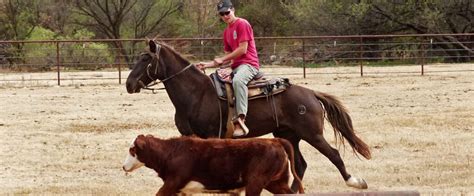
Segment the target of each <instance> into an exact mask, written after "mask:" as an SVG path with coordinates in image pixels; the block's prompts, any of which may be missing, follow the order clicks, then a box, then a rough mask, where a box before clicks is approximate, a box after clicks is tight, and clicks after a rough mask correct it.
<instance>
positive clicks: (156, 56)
mask: <svg viewBox="0 0 474 196" xmlns="http://www.w3.org/2000/svg"><path fill="white" fill-rule="evenodd" d="M156 46H157V48H156V53H154V54H150V56H151V57H152V59H151V62H150V63H149V64H148V65H147V66H146V75H147V76H148V79H150V80H151V82H150V83H149V84H148V85H144V83H143V81H141V80H140V78H142V76H143V75H144V73H142V74H141V75H140V76H139V77H138V78H137V80H138V83H139V84H140V85H142V86H143V89H145V90H151V91H152V93H154V94H155V90H163V89H165V88H151V87H152V86H155V85H158V84H160V83H164V82H166V81H168V80H171V79H173V78H174V77H176V76H178V75H179V74H181V73H183V72H184V71H186V70H188V69H189V68H191V67H193V66H194V64H192V63H190V64H189V65H188V66H186V67H184V68H183V69H181V70H180V71H178V72H177V73H175V74H173V75H171V76H168V77H166V78H165V79H163V80H159V79H158V78H154V77H152V75H151V73H150V69H151V68H152V67H153V66H155V71H154V73H153V74H154V75H155V76H157V75H158V65H159V63H160V51H161V45H160V44H156ZM154 62H155V63H154ZM157 80H159V81H157Z"/></svg>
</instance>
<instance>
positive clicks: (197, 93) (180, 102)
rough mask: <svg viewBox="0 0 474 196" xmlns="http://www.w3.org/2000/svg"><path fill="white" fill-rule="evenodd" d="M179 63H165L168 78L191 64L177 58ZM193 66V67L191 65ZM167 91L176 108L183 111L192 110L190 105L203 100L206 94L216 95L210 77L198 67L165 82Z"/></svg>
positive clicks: (188, 69) (190, 68)
mask: <svg viewBox="0 0 474 196" xmlns="http://www.w3.org/2000/svg"><path fill="white" fill-rule="evenodd" d="M176 60H178V62H179V63H177V64H176V62H164V64H165V65H166V66H168V67H167V68H166V72H167V75H168V76H171V75H173V74H176V73H179V72H180V71H182V70H183V69H186V67H187V66H188V65H190V63H189V62H188V61H187V60H184V59H182V58H181V57H177V58H176ZM191 66H192V65H191ZM164 85H165V88H166V91H167V92H168V95H169V97H170V99H171V101H172V102H173V104H174V106H175V107H176V108H177V109H178V108H183V109H190V107H192V106H191V105H190V104H192V103H193V102H195V101H196V100H202V97H204V94H207V93H213V92H214V93H215V91H213V86H212V83H211V81H210V80H209V78H208V76H206V75H204V74H203V73H202V72H201V71H199V70H198V69H197V68H196V67H189V68H187V70H185V71H183V72H181V73H179V74H178V75H176V76H175V77H173V78H172V79H169V80H167V81H166V82H164Z"/></svg>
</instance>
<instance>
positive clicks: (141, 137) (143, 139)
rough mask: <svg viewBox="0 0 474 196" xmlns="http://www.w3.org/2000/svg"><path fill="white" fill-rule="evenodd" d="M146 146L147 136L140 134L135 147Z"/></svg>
mask: <svg viewBox="0 0 474 196" xmlns="http://www.w3.org/2000/svg"><path fill="white" fill-rule="evenodd" d="M145 146H146V137H145V136H144V135H139V136H138V137H137V139H136V140H135V147H137V148H138V149H144V148H145Z"/></svg>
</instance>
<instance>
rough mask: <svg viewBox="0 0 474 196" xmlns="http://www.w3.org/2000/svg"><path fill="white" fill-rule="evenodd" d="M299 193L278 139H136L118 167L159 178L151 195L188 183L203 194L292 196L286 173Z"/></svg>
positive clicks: (285, 147)
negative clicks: (242, 190)
mask: <svg viewBox="0 0 474 196" xmlns="http://www.w3.org/2000/svg"><path fill="white" fill-rule="evenodd" d="M288 159H289V160H290V163H291V165H290V166H291V172H292V174H293V177H294V178H295V179H296V181H297V182H298V184H299V192H300V193H304V190H303V185H302V183H301V180H300V179H299V177H298V176H297V175H296V173H295V169H294V160H293V147H292V146H291V144H290V143H289V142H288V141H286V140H284V139H279V138H274V139H264V138H253V139H238V140H234V139H201V138H197V137H185V136H183V137H178V138H172V139H166V140H165V139H159V138H155V137H153V136H151V135H148V136H143V135H139V136H138V137H137V138H135V140H134V141H133V142H132V144H131V146H130V149H129V154H128V156H127V158H126V159H125V162H124V164H123V169H124V170H125V171H126V172H131V171H133V170H135V169H137V168H139V167H141V166H143V165H145V166H146V167H148V168H151V169H153V170H155V171H156V172H157V173H158V176H159V177H160V178H162V179H163V182H164V184H163V186H162V187H161V188H160V190H159V191H158V193H157V195H174V194H176V193H178V192H179V191H180V190H181V189H182V188H183V187H184V186H185V185H186V184H188V183H189V182H190V181H197V182H199V183H201V184H203V185H204V187H205V188H206V189H209V190H224V191H225V190H231V189H238V188H243V187H244V188H245V193H246V195H260V193H261V192H262V190H263V189H266V190H268V191H270V192H271V193H274V194H285V193H293V191H292V190H291V189H290V187H289V186H288V181H289V177H290V176H289V169H288Z"/></svg>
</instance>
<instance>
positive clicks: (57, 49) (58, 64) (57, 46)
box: [55, 41, 61, 86]
mask: <svg viewBox="0 0 474 196" xmlns="http://www.w3.org/2000/svg"><path fill="white" fill-rule="evenodd" d="M55 42H56V65H57V70H58V86H61V74H60V72H61V68H60V58H59V41H55Z"/></svg>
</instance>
